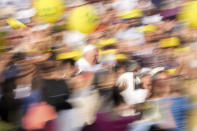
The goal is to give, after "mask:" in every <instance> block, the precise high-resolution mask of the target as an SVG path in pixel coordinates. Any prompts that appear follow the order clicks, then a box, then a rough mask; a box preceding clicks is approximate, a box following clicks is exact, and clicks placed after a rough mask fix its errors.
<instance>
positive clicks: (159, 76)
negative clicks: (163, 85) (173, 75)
mask: <svg viewBox="0 0 197 131" xmlns="http://www.w3.org/2000/svg"><path fill="white" fill-rule="evenodd" d="M154 78H155V79H160V80H164V79H169V78H170V75H169V74H168V73H167V72H165V71H161V72H158V73H157V74H155V76H154Z"/></svg>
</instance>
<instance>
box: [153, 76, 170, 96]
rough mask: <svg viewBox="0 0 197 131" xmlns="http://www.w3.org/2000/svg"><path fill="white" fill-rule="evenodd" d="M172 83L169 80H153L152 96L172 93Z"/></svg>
mask: <svg viewBox="0 0 197 131" xmlns="http://www.w3.org/2000/svg"><path fill="white" fill-rule="evenodd" d="M170 91H171V89H170V83H169V80H159V79H158V80H154V81H153V89H152V97H153V98H160V97H167V96H169V95H170Z"/></svg>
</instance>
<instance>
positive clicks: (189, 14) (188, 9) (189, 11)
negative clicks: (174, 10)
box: [178, 1, 197, 28]
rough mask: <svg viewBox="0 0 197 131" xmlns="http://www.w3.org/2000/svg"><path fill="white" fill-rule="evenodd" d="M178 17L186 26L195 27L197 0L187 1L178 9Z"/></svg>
mask: <svg viewBox="0 0 197 131" xmlns="http://www.w3.org/2000/svg"><path fill="white" fill-rule="evenodd" d="M178 19H179V20H182V21H183V22H185V23H186V24H188V27H190V28H196V27H197V1H191V2H187V3H186V4H185V5H184V6H183V8H182V9H181V11H180V14H179V15H178Z"/></svg>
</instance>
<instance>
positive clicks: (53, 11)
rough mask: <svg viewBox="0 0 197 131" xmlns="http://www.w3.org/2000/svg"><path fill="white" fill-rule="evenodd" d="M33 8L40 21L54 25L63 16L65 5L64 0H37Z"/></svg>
mask: <svg viewBox="0 0 197 131" xmlns="http://www.w3.org/2000/svg"><path fill="white" fill-rule="evenodd" d="M33 8H34V9H35V10H36V17H37V18H38V19H39V20H40V21H43V22H48V23H54V22H57V21H58V20H59V19H61V17H62V16H63V14H64V10H65V3H64V1H63V0H35V1H34V3H33Z"/></svg>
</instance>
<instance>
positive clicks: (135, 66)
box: [126, 60, 141, 72]
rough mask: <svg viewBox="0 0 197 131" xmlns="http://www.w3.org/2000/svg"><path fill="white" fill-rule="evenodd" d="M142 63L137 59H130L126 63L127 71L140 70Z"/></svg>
mask: <svg viewBox="0 0 197 131" xmlns="http://www.w3.org/2000/svg"><path fill="white" fill-rule="evenodd" d="M140 68H141V67H140V65H139V63H138V62H137V61H135V60H130V61H128V62H127V63H126V71H127V72H138V71H139V70H140Z"/></svg>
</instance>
